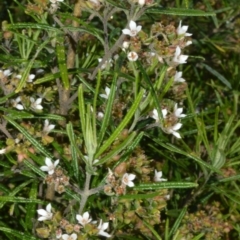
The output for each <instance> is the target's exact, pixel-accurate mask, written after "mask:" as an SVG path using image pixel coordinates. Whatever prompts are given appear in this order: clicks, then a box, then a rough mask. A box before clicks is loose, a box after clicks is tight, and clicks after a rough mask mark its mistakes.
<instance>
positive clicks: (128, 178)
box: [122, 173, 136, 187]
mask: <svg viewBox="0 0 240 240" xmlns="http://www.w3.org/2000/svg"><path fill="white" fill-rule="evenodd" d="M135 177H136V175H134V174H132V173H125V174H124V175H123V177H122V183H123V184H125V185H127V186H128V187H134V182H133V180H134V179H135Z"/></svg>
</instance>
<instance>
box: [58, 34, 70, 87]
mask: <svg viewBox="0 0 240 240" xmlns="http://www.w3.org/2000/svg"><path fill="white" fill-rule="evenodd" d="M56 53H57V59H58V66H59V71H60V75H61V78H62V82H63V86H64V88H65V89H66V90H67V89H69V79H68V69H67V62H66V57H65V56H66V53H65V47H64V38H63V36H59V37H58V38H57V44H56Z"/></svg>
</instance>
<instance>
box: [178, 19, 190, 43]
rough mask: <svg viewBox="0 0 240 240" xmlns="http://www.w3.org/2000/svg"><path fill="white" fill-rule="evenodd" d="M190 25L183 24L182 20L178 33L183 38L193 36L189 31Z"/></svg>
mask: <svg viewBox="0 0 240 240" xmlns="http://www.w3.org/2000/svg"><path fill="white" fill-rule="evenodd" d="M187 30H188V26H182V21H180V23H179V25H178V28H177V35H178V36H180V37H181V38H180V39H182V38H184V37H188V36H192V34H191V33H187Z"/></svg>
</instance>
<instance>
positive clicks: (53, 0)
mask: <svg viewBox="0 0 240 240" xmlns="http://www.w3.org/2000/svg"><path fill="white" fill-rule="evenodd" d="M63 1H64V0H50V2H51V3H53V4H56V3H57V2H63Z"/></svg>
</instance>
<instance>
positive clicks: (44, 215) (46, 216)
mask: <svg viewBox="0 0 240 240" xmlns="http://www.w3.org/2000/svg"><path fill="white" fill-rule="evenodd" d="M37 213H38V214H39V215H40V217H39V218H38V221H47V220H51V219H52V217H53V213H52V206H51V203H49V204H48V205H47V206H46V210H45V209H38V210H37ZM76 219H77V221H78V223H79V224H80V225H82V227H85V226H86V225H87V224H88V223H92V224H96V223H97V221H92V218H91V217H90V214H89V213H88V212H85V213H83V215H80V214H77V215H76ZM108 226H109V223H108V222H103V221H102V219H100V222H99V225H98V227H97V229H98V235H100V236H103V237H106V238H109V237H111V235H110V234H108V233H107V232H105V230H106V229H107V228H108ZM56 237H57V238H58V239H59V238H62V239H64V240H69V239H71V240H76V239H77V234H76V233H72V234H71V235H68V234H62V233H61V232H59V233H57V234H56Z"/></svg>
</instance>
